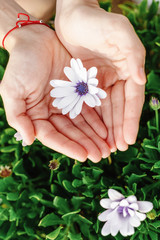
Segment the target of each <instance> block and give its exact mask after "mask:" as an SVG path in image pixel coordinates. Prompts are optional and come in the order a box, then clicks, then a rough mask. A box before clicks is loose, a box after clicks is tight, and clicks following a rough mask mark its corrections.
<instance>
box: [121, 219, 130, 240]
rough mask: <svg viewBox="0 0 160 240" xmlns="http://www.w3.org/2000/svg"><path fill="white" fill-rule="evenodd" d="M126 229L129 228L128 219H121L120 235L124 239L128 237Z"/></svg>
mask: <svg viewBox="0 0 160 240" xmlns="http://www.w3.org/2000/svg"><path fill="white" fill-rule="evenodd" d="M128 228H129V222H128V217H126V218H123V220H121V226H120V233H121V234H122V236H124V237H126V236H128Z"/></svg>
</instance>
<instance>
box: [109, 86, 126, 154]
mask: <svg viewBox="0 0 160 240" xmlns="http://www.w3.org/2000/svg"><path fill="white" fill-rule="evenodd" d="M124 84H125V82H124V81H118V82H117V83H116V84H115V85H114V86H113V87H112V92H111V100H112V107H113V113H112V114H113V128H114V138H115V142H116V146H117V148H118V149H119V150H120V151H125V150H127V148H128V144H127V143H126V142H125V140H124V136H123V120H124Z"/></svg>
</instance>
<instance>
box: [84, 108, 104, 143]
mask: <svg viewBox="0 0 160 240" xmlns="http://www.w3.org/2000/svg"><path fill="white" fill-rule="evenodd" d="M81 114H82V116H83V117H84V119H85V121H86V122H87V123H88V124H89V125H90V126H91V127H92V128H93V130H94V131H95V132H96V133H97V134H98V135H99V136H100V137H101V138H103V139H106V137H107V129H106V127H105V125H104V123H103V122H102V120H101V119H100V117H99V116H98V114H97V113H96V111H95V110H94V109H93V108H90V107H88V106H87V105H86V104H84V105H83V108H82V112H81Z"/></svg>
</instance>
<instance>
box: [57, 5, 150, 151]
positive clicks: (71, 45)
mask: <svg viewBox="0 0 160 240" xmlns="http://www.w3.org/2000/svg"><path fill="white" fill-rule="evenodd" d="M57 12H58V13H57V16H56V22H55V23H56V32H57V34H58V37H59V38H60V40H61V42H62V43H63V44H64V46H65V47H66V48H67V50H68V51H69V52H70V54H71V55H72V56H73V57H75V58H77V57H78V58H81V60H82V61H83V63H84V66H85V67H87V68H90V67H92V66H95V67H97V68H98V76H97V78H98V79H99V81H100V83H99V85H100V87H102V88H103V89H104V90H106V92H107V94H108V97H107V98H106V99H105V100H103V101H102V106H101V107H98V108H96V110H97V112H98V113H99V116H100V117H101V118H102V119H103V122H104V123H105V125H106V127H107V129H108V136H107V143H108V145H109V147H110V149H111V151H115V150H116V149H117V148H118V149H119V150H122V151H123V150H126V149H127V148H128V144H133V143H134V142H135V140H136V136H137V132H138V128H139V119H140V115H141V111H142V106H143V103H144V83H145V74H144V62H145V50H144V47H143V45H142V43H141V42H140V40H139V38H138V37H137V35H136V33H135V31H134V29H133V27H132V25H131V24H130V23H129V21H128V20H127V18H125V17H124V16H122V15H118V14H113V13H107V12H105V11H104V10H103V9H101V8H100V7H99V6H98V5H97V4H95V5H94V4H92V6H89V4H87V5H85V4H84V3H82V4H81V5H80V6H78V7H77V8H76V7H74V9H71V8H70V10H68V9H66V10H65V9H61V11H59V9H58V7H57ZM66 18H67V21H66ZM82 114H83V112H82Z"/></svg>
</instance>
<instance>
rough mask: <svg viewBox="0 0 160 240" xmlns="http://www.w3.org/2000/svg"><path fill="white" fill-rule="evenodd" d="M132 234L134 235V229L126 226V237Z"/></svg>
mask: <svg viewBox="0 0 160 240" xmlns="http://www.w3.org/2000/svg"><path fill="white" fill-rule="evenodd" d="M133 234H134V227H133V226H132V225H130V224H128V236H131V235H133Z"/></svg>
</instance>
